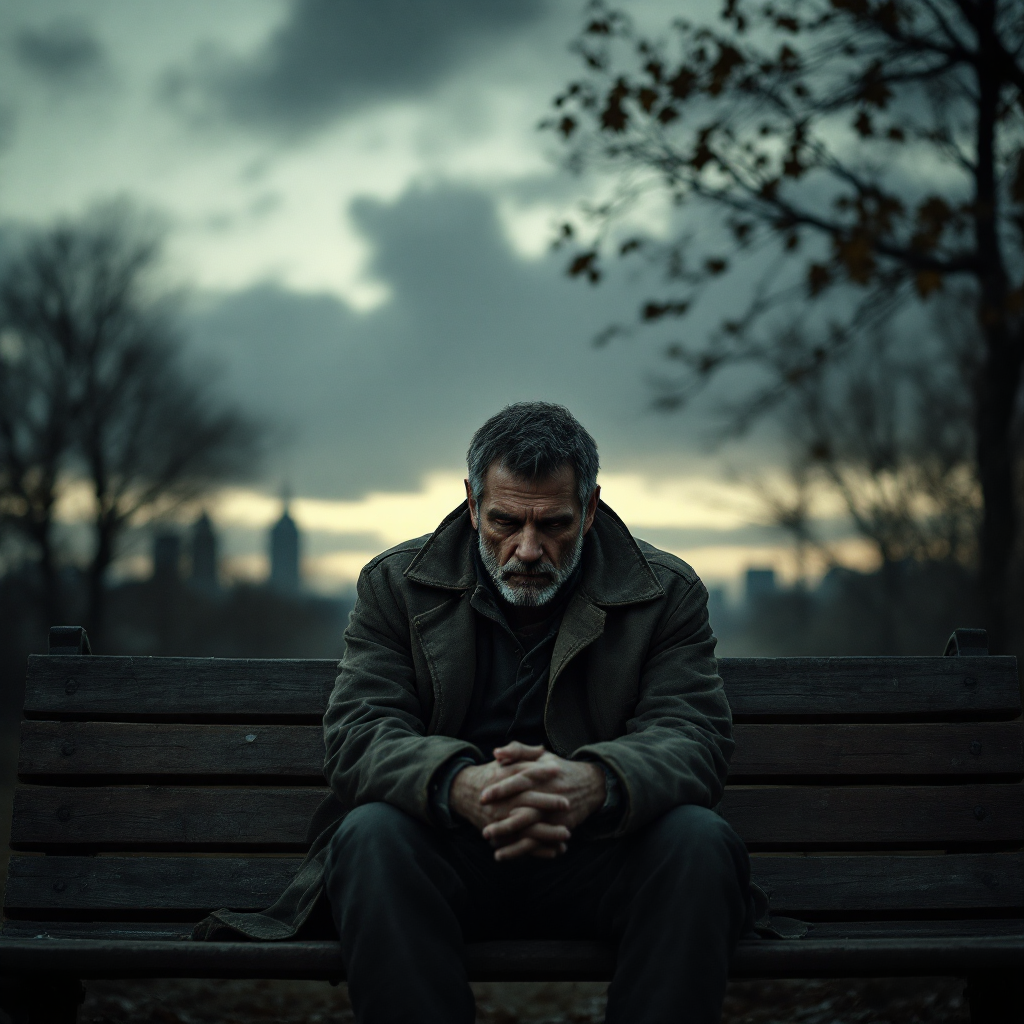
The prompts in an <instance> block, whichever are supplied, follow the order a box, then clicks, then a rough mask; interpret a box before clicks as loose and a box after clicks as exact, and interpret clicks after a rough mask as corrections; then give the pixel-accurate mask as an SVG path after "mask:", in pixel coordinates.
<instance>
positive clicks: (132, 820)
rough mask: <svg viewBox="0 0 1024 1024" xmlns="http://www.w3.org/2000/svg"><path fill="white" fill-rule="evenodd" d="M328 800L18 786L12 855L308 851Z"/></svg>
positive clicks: (317, 792) (250, 791)
mask: <svg viewBox="0 0 1024 1024" xmlns="http://www.w3.org/2000/svg"><path fill="white" fill-rule="evenodd" d="M327 793H328V790H326V789H322V788H313V787H309V788H306V789H299V788H294V787H287V788H285V787H267V788H257V787H252V788H247V787H195V788H191V789H188V788H181V787H173V786H139V787H128V786H97V787H94V788H80V787H60V786H25V787H19V788H18V789H16V790H15V792H14V815H13V821H12V825H11V848H12V849H16V850H17V849H23V850H27V849H45V848H47V847H59V846H66V845H76V846H84V847H89V848H94V849H109V850H118V849H142V848H156V849H176V850H193V849H219V850H233V849H241V848H245V847H250V848H258V849H265V850H282V851H285V850H301V849H304V848H305V845H306V829H307V826H308V825H309V822H310V819H311V818H312V816H313V813H314V811H315V810H316V808H317V807H318V806H319V804H320V801H321V800H322V799H323V798H324V797H325V796H326V795H327Z"/></svg>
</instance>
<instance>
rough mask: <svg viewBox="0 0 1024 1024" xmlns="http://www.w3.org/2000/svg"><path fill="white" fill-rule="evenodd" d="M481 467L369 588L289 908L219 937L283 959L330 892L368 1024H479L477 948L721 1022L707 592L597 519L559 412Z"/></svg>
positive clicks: (532, 413)
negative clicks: (271, 942) (329, 806)
mask: <svg viewBox="0 0 1024 1024" xmlns="http://www.w3.org/2000/svg"><path fill="white" fill-rule="evenodd" d="M468 462H469V477H468V479H467V481H466V502H465V504H463V505H462V506H460V507H459V508H457V509H456V510H455V511H454V512H452V513H451V514H450V515H449V516H448V517H447V518H446V519H445V520H444V522H442V523H441V525H440V526H439V527H438V528H437V530H435V531H434V533H433V534H431V535H430V536H429V537H421V538H419V539H417V540H413V541H409V542H408V543H406V544H402V545H399V546H398V547H396V548H392V549H391V550H390V551H386V552H385V553H384V554H382V555H379V556H378V557H377V558H375V559H374V560H373V561H372V562H370V564H369V565H367V566H366V568H365V569H364V570H363V572H362V574H361V575H360V579H359V586H358V600H357V602H356V606H355V609H354V611H353V613H352V618H351V622H350V624H349V628H348V630H347V632H346V641H347V647H346V651H345V656H344V659H343V661H342V663H341V674H340V675H339V676H338V679H337V683H336V685H335V689H334V692H333V694H332V696H331V700H330V704H329V707H328V710H327V714H326V716H325V718H324V735H325V741H326V749H327V757H326V763H325V774H326V776H327V779H328V781H329V783H330V786H331V789H332V791H333V793H334V796H335V798H336V803H335V804H334V810H333V811H330V810H328V811H325V815H324V817H323V820H322V821H320V822H318V823H314V827H313V828H312V829H311V831H312V832H314V833H319V836H320V838H319V839H318V840H317V841H316V842H315V843H314V846H313V850H312V851H311V854H310V857H309V858H307V862H306V866H304V868H303V870H302V871H300V875H299V878H298V879H297V880H296V883H293V886H292V889H293V890H294V891H295V892H296V893H298V895H297V896H295V895H293V896H292V897H291V898H285V897H283V898H282V901H279V904H278V905H277V906H276V907H275V908H271V910H270V911H267V912H266V913H265V915H263V917H264V920H265V921H267V922H269V923H266V924H264V925H263V926H261V929H254V928H251V927H246V925H245V923H244V922H243V921H242V920H241V915H231V914H229V913H228V912H224V911H222V912H219V914H218V915H216V916H215V917H216V918H217V920H218V921H219V923H220V924H227V925H229V926H231V927H234V928H240V929H242V930H245V931H246V932H247V933H248V934H251V935H255V936H256V937H261V938H277V937H285V936H286V935H291V934H294V933H295V930H296V929H297V927H298V926H299V925H301V924H303V923H304V922H305V921H306V920H307V918H309V917H310V915H311V911H312V909H313V907H314V904H315V903H317V902H318V901H319V902H321V903H322V901H321V900H320V894H321V892H323V893H325V894H326V898H327V903H328V905H329V909H330V913H331V917H332V919H333V922H334V925H335V928H336V929H337V933H338V935H339V937H340V940H341V946H342V952H343V957H344V961H345V966H346V972H347V977H348V983H349V991H350V995H351V998H352V1004H353V1007H354V1009H355V1013H356V1017H357V1019H358V1020H359V1021H361V1022H365V1024H371V1022H372V1024H377V1022H391V1024H396V1022H398V1024H406V1022H412V1021H423V1022H428V1021H429V1022H444V1024H457V1022H470V1021H472V1020H473V1016H474V1005H473V996H472V993H471V990H470V988H469V985H468V983H467V980H466V969H465V966H464V963H463V956H462V951H463V944H464V942H465V941H467V940H473V939H486V938H501V937H505V938H511V937H522V938H561V937H564V938H572V937H576V938H605V939H608V940H609V941H611V942H614V943H615V944H616V945H617V948H618V957H617V965H616V969H615V973H614V977H613V980H612V983H611V985H610V987H609V992H608V1011H607V1020H608V1021H612V1022H616V1021H618V1022H624V1021H628V1022H630V1024H645V1022H668V1021H683V1020H686V1021H689V1022H708V1024H710V1022H712V1021H717V1020H718V1018H719V1016H720V1013H721V1003H722V997H723V994H724V990H725V983H726V977H727V973H728V964H729V958H730V955H731V953H732V950H733V948H734V946H735V944H736V941H737V939H738V937H739V935H740V934H741V932H742V930H743V928H744V922H745V921H746V920H747V919H748V910H749V908H748V903H749V895H748V878H749V865H748V860H747V854H746V850H745V848H744V846H743V843H742V842H741V841H740V839H739V838H738V837H737V836H736V834H735V832H733V830H732V829H731V828H730V827H729V825H728V824H727V823H726V822H725V821H724V819H722V818H721V817H719V816H718V815H717V814H715V813H714V811H713V810H711V808H713V807H714V805H715V804H717V803H718V801H719V799H720V798H721V794H722V786H723V783H724V781H725V777H726V774H727V771H728V763H729V756H730V754H731V751H732V746H733V744H732V728H731V716H730V711H729V706H728V702H727V701H726V698H725V694H724V691H723V688H722V682H721V679H720V678H719V676H718V673H717V666H716V662H715V657H714V648H715V638H714V636H713V634H712V632H711V627H710V625H709V623H708V615H707V592H706V590H705V589H704V587H703V585H702V584H701V582H700V580H699V579H698V578H697V576H696V575H695V574H694V572H693V570H692V569H691V568H690V567H689V566H688V565H686V564H685V563H684V562H682V561H680V560H679V559H678V558H675V557H674V556H673V555H670V554H667V553H666V552H663V551H659V550H658V549H657V548H654V547H652V546H651V545H649V544H645V543H643V542H641V541H635V540H634V539H633V538H632V537H631V536H630V534H629V532H628V531H627V530H626V528H625V526H624V525H623V524H622V522H621V521H620V520H619V518H618V517H617V516H616V515H615V513H614V512H612V510H611V509H610V508H608V507H607V506H606V505H604V504H603V503H602V502H601V501H600V488H599V487H598V486H597V482H596V480H597V471H598V456H597V449H596V446H595V444H594V441H593V439H592V438H591V436H590V435H589V434H588V433H587V431H586V430H584V428H583V427H582V426H581V425H580V424H579V423H578V422H577V421H576V419H575V418H574V417H573V416H572V415H571V414H570V413H569V412H568V410H566V409H564V408H562V407H560V406H555V405H549V404H545V403H539V402H537V403H521V404H518V405H512V406H509V407H508V408H506V409H504V410H503V411H502V412H500V413H498V414H497V415H496V416H494V417H492V418H491V419H490V420H488V421H487V423H485V424H484V425H483V426H482V427H481V428H480V429H479V430H478V431H477V433H476V434H475V435H474V437H473V440H472V444H471V445H470V448H469V454H468ZM287 895H288V894H286V897H287ZM215 924H216V922H215ZM206 934H212V933H211V932H210V931H207V932H206Z"/></svg>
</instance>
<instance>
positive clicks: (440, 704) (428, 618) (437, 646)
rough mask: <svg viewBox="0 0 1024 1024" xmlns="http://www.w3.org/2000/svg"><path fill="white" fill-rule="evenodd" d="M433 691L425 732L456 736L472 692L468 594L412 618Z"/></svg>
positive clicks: (472, 637)
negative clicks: (428, 721)
mask: <svg viewBox="0 0 1024 1024" xmlns="http://www.w3.org/2000/svg"><path fill="white" fill-rule="evenodd" d="M412 625H413V630H414V631H415V633H416V638H417V640H418V641H419V644H420V649H421V650H422V651H423V656H424V659H425V660H426V663H427V668H428V670H429V672H430V682H431V687H432V689H433V692H434V710H433V712H432V713H431V716H430V724H429V726H428V727H427V732H428V733H429V734H431V735H434V734H440V735H442V736H456V735H458V731H459V728H460V727H461V725H462V721H463V719H464V718H465V717H466V712H467V711H468V710H469V701H470V698H471V697H472V694H473V674H474V672H475V671H476V640H475V630H476V624H475V622H474V621H473V609H472V608H471V607H470V604H469V594H468V593H463V594H456V595H453V596H452V597H450V598H448V600H446V601H442V602H441V603H440V604H438V605H435V606H434V607H433V608H429V609H427V610H426V611H424V612H421V613H420V614H419V615H417V616H415V618H414V619H413V620H412Z"/></svg>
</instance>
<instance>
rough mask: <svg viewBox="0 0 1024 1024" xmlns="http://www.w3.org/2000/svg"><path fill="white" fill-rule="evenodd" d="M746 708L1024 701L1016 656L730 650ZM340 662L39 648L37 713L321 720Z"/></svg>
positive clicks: (963, 712)
mask: <svg viewBox="0 0 1024 1024" xmlns="http://www.w3.org/2000/svg"><path fill="white" fill-rule="evenodd" d="M719 664H720V669H721V673H722V677H723V679H724V680H725V684H726V690H727V692H728V694H729V699H730V702H731V703H732V707H733V712H734V714H735V715H736V716H737V717H738V718H743V717H769V718H772V719H785V718H808V717H819V718H866V719H875V718H879V717H882V718H884V717H892V716H900V717H905V718H907V717H909V718H914V717H920V718H926V719H930V718H942V717H946V718H956V717H962V716H967V717H975V718H984V717H986V716H1005V717H1010V716H1013V715H1016V714H1019V713H1020V706H1021V705H1020V688H1019V685H1018V682H1017V668H1016V659H1015V658H1013V657H1010V656H992V657H965V658H934V657H908V658H723V659H722V660H721V661H720V663H719ZM336 671H337V668H336V663H335V662H333V661H323V660H265V659H235V658H122V657H109V656H81V657H76V656H51V655H32V656H30V658H29V668H28V678H27V681H26V689H25V714H26V715H27V716H28V717H30V718H75V717H79V718H82V717H110V718H115V719H121V720H139V719H146V718H150V719H157V718H168V719H177V720H187V721H200V720H217V719H220V720H233V721H261V720H268V719H272V720H278V721H291V722H299V721H308V722H310V723H313V722H318V721H319V720H320V719H321V717H322V716H323V713H324V710H325V708H326V706H327V699H328V697H329V695H330V692H331V688H332V687H333V684H334V678H335V675H336Z"/></svg>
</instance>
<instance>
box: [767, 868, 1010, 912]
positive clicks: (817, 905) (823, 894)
mask: <svg viewBox="0 0 1024 1024" xmlns="http://www.w3.org/2000/svg"><path fill="white" fill-rule="evenodd" d="M751 875H752V877H753V879H754V881H755V882H757V883H758V884H759V885H760V886H761V887H762V888H763V889H764V890H765V892H766V893H767V894H768V896H769V898H770V900H771V907H772V911H773V913H778V914H791V915H794V916H796V917H799V916H801V915H804V914H810V915H812V916H814V915H817V914H821V913H829V914H836V913H840V912H851V911H853V912H858V913H866V912H872V913H876V912H881V913H887V914H889V913H897V912H900V913H907V912H920V911H935V912H940V911H952V910H978V911H980V910H996V909H1002V908H1010V909H1017V910H1022V911H1024V854H1021V853H992V854H940V855H932V856H914V855H907V854H902V855H897V856H891V855H885V854H872V855H862V856H853V857H849V856H817V857H814V856H812V857H805V856H798V857H792V856H778V855H764V854H763V855H760V856H758V855H755V856H753V857H751Z"/></svg>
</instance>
